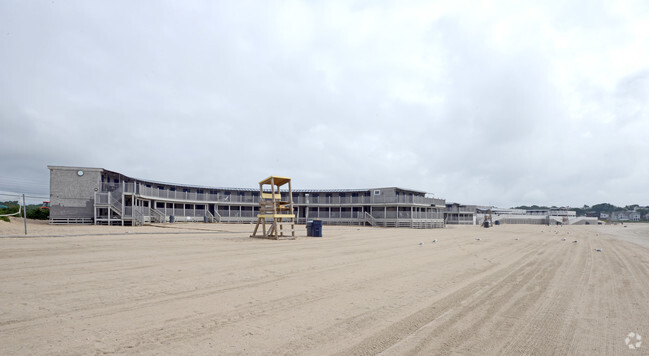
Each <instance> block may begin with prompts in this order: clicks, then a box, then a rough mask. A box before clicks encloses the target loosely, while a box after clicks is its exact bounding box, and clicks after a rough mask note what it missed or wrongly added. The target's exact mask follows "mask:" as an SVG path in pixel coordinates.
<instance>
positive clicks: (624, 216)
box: [611, 211, 629, 221]
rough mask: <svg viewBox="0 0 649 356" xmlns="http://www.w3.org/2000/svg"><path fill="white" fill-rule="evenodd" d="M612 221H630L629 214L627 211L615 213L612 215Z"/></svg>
mask: <svg viewBox="0 0 649 356" xmlns="http://www.w3.org/2000/svg"><path fill="white" fill-rule="evenodd" d="M611 220H612V221H629V213H628V212H626V211H614V212H612V213H611Z"/></svg>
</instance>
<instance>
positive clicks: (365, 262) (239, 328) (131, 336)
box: [0, 220, 649, 355]
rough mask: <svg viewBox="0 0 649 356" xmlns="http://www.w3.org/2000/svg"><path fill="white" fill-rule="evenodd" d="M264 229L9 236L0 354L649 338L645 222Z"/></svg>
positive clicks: (2, 265) (2, 272)
mask: <svg viewBox="0 0 649 356" xmlns="http://www.w3.org/2000/svg"><path fill="white" fill-rule="evenodd" d="M253 227H254V226H252V225H225V224H175V225H166V226H164V227H159V226H150V227H142V228H133V227H99V226H50V225H46V224H40V225H39V224H32V225H30V229H29V230H30V235H38V236H50V237H31V238H6V237H5V238H0V286H1V287H0V354H3V355H15V354H93V353H120V354H131V353H138V354H208V353H210V354H311V355H322V354H357V355H374V354H385V355H403V354H427V355H428V354H548V355H549V354H552V355H555V354H589V355H612V354H621V353H624V352H627V351H628V347H627V345H626V343H625V337H627V335H628V334H629V333H630V332H634V333H638V334H640V335H642V336H645V337H649V307H648V304H647V301H649V289H648V286H649V249H647V248H646V247H644V246H643V243H645V242H646V241H647V239H649V226H647V225H639V224H633V225H629V227H628V228H623V227H622V226H621V225H618V226H569V227H559V228H555V227H547V226H534V225H503V226H497V227H494V228H491V229H483V228H480V227H474V226H471V227H449V228H446V229H437V230H411V229H381V228H363V227H360V228H359V227H332V226H325V227H324V235H325V237H324V238H306V237H300V238H298V239H297V240H294V241H267V240H257V239H250V238H248V235H249V234H250V233H251V232H252V229H253ZM21 229H22V222H20V221H17V220H16V221H13V222H12V223H4V222H0V236H8V235H20V234H21V233H23V232H24V231H23V230H21ZM303 230H304V227H303V226H300V227H299V228H298V231H303ZM52 236H54V237H52ZM478 237H479V238H480V240H476V238H478ZM516 238H518V240H516ZM562 238H566V241H562ZM434 239H436V240H438V241H437V242H436V243H433V242H432V240H434ZM573 240H577V241H578V242H577V243H572V241H573ZM634 242H635V243H634ZM420 243H422V244H420ZM596 249H601V252H597V251H595V250H596ZM644 349H647V350H649V344H646V345H642V346H641V349H639V350H636V351H635V352H636V353H638V354H642V352H643V351H645V350H644ZM645 353H646V352H645Z"/></svg>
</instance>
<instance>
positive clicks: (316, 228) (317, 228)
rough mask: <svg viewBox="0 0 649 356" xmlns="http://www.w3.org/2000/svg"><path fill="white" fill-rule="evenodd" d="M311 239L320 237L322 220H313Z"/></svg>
mask: <svg viewBox="0 0 649 356" xmlns="http://www.w3.org/2000/svg"><path fill="white" fill-rule="evenodd" d="M313 237H322V220H313Z"/></svg>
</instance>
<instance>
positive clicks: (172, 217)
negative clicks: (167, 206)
mask: <svg viewBox="0 0 649 356" xmlns="http://www.w3.org/2000/svg"><path fill="white" fill-rule="evenodd" d="M174 221H176V218H175V217H174V216H173V215H170V216H169V222H170V223H172V224H173V223H174Z"/></svg>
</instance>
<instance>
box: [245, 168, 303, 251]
mask: <svg viewBox="0 0 649 356" xmlns="http://www.w3.org/2000/svg"><path fill="white" fill-rule="evenodd" d="M285 184H288V199H287V200H282V194H281V193H280V190H279V189H280V187H281V186H283V185H285ZM267 185H270V192H268V190H264V186H267ZM266 223H268V224H269V225H270V226H269V227H268V230H266ZM288 223H290V225H291V235H290V237H288V236H285V235H284V229H283V225H284V224H288ZM260 224H261V226H262V231H263V234H260V235H257V230H258V229H259V225H260ZM286 232H287V233H288V231H286ZM250 237H260V238H266V239H275V240H279V238H280V237H286V238H291V239H294V238H295V214H294V213H293V190H292V189H291V178H288V177H277V176H270V177H268V178H266V179H264V180H262V181H261V182H259V214H257V226H255V231H254V232H253V233H252V235H250Z"/></svg>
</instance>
